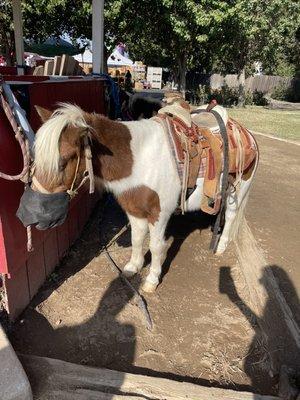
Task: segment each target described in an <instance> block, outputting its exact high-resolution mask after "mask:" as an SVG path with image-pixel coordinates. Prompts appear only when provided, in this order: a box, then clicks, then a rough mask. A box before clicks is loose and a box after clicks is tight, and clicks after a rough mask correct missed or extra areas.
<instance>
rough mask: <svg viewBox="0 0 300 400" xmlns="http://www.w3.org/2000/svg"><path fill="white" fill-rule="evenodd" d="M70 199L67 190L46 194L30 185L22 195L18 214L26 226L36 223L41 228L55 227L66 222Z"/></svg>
mask: <svg viewBox="0 0 300 400" xmlns="http://www.w3.org/2000/svg"><path fill="white" fill-rule="evenodd" d="M69 200H70V197H69V195H68V194H67V193H65V192H62V193H51V194H45V193H40V192H35V191H34V190H32V189H31V187H30V186H28V187H27V188H26V190H25V191H24V193H23V196H22V197H21V200H20V204H19V208H18V211H17V213H16V215H17V217H18V218H19V220H20V221H21V222H22V224H23V225H24V226H25V227H27V226H29V225H36V228H37V229H40V230H45V229H48V228H54V227H55V226H58V225H62V224H63V223H64V222H65V219H66V217H67V214H68V209H69Z"/></svg>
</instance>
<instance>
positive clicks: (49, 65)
mask: <svg viewBox="0 0 300 400" xmlns="http://www.w3.org/2000/svg"><path fill="white" fill-rule="evenodd" d="M53 68H54V60H47V61H46V62H45V67H44V75H52V74H53Z"/></svg>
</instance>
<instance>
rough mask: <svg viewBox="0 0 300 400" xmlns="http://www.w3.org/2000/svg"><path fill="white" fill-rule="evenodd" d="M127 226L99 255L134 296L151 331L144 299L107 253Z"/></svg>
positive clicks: (106, 203) (107, 202) (126, 228)
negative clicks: (106, 261) (107, 262)
mask: <svg viewBox="0 0 300 400" xmlns="http://www.w3.org/2000/svg"><path fill="white" fill-rule="evenodd" d="M109 199H110V197H108V200H107V201H106V202H105V204H104V206H103V209H104V208H105V207H106V206H107V205H108V204H109V202H110V201H109ZM100 222H103V210H102V212H101V216H100ZM129 225H130V224H129V223H127V224H126V225H124V226H123V228H122V229H121V230H120V231H119V232H118V233H117V234H116V235H115V236H114V237H113V238H112V239H111V240H110V241H109V242H108V244H104V245H103V246H102V249H101V250H100V254H101V253H104V255H105V256H106V258H107V259H108V261H109V263H110V266H111V268H112V271H113V272H117V274H118V275H119V277H120V279H121V280H122V282H123V283H124V284H125V285H126V286H128V287H129V289H130V290H131V291H132V293H133V294H134V297H133V300H134V301H135V303H136V305H137V306H138V307H139V309H140V310H141V311H142V313H143V314H144V316H145V320H146V326H147V329H149V330H152V328H153V323H152V318H151V316H150V313H149V311H148V308H147V304H146V301H145V299H144V297H143V296H142V295H141V294H140V292H139V291H138V290H137V289H136V288H135V287H134V286H133V285H132V284H131V283H130V282H129V280H128V279H127V278H126V276H125V275H124V274H123V271H122V270H121V268H120V267H119V266H118V265H117V263H116V262H115V261H114V259H113V258H112V256H111V255H110V253H109V251H108V248H109V247H110V246H111V245H112V244H113V243H115V242H116V241H117V240H118V239H119V237H121V236H122V235H123V234H124V233H125V232H127V230H128V228H129Z"/></svg>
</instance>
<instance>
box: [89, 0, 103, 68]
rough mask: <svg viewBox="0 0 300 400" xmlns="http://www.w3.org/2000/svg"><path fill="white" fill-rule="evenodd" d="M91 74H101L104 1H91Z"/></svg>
mask: <svg viewBox="0 0 300 400" xmlns="http://www.w3.org/2000/svg"><path fill="white" fill-rule="evenodd" d="M92 7H93V19H92V25H93V72H94V73H97V74H99V73H100V72H103V42H104V0H93V6H92Z"/></svg>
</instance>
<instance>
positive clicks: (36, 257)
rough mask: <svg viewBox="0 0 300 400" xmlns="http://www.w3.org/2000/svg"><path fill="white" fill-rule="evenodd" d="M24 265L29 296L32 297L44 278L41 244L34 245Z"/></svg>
mask: <svg viewBox="0 0 300 400" xmlns="http://www.w3.org/2000/svg"><path fill="white" fill-rule="evenodd" d="M33 243H34V242H33ZM26 265H27V273H28V282H29V292H30V298H31V299H32V298H33V296H34V295H35V294H36V293H37V291H38V290H39V288H40V287H41V286H42V284H43V283H44V281H45V279H46V271H45V265H44V249H43V245H40V246H39V247H35V249H34V251H33V252H32V253H31V254H30V257H29V259H28V260H27V263H26Z"/></svg>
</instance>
